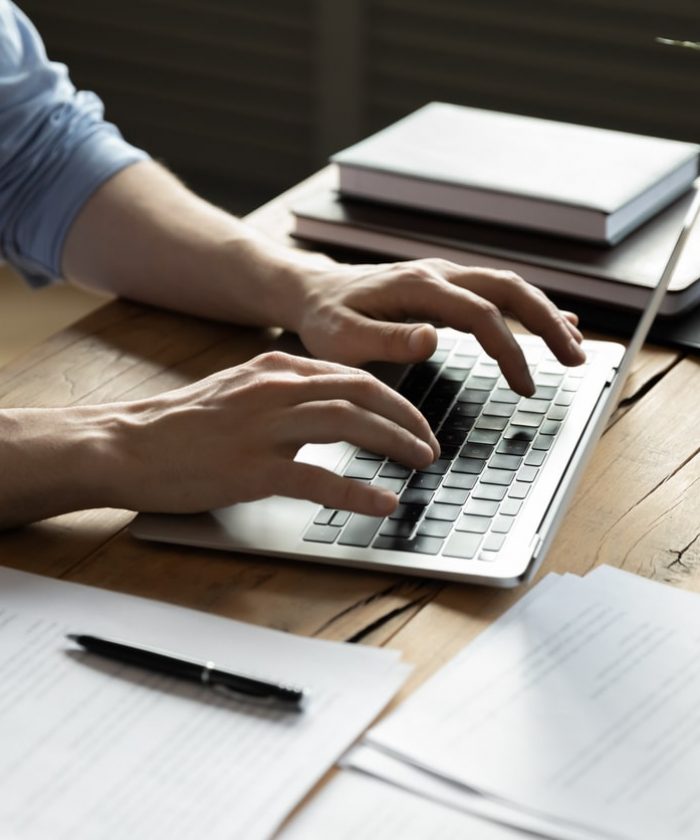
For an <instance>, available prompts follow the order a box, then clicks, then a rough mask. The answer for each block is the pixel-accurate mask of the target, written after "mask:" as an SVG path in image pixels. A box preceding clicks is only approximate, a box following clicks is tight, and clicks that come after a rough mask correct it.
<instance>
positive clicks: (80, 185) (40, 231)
mask: <svg viewBox="0 0 700 840" xmlns="http://www.w3.org/2000/svg"><path fill="white" fill-rule="evenodd" d="M148 159H149V155H148V154H147V153H146V152H144V151H142V150H141V149H137V148H136V147H134V146H131V145H130V144H129V143H127V142H126V141H125V140H123V138H122V137H121V135H120V134H119V132H118V131H117V130H116V128H115V127H114V126H112V125H111V124H110V123H101V124H99V125H97V126H95V128H94V130H93V132H92V133H90V135H89V136H88V137H86V138H84V139H83V141H82V142H81V143H79V144H77V145H76V146H74V147H73V148H72V149H71V151H70V155H69V157H68V158H67V160H66V161H65V163H64V165H63V166H62V167H61V168H60V170H59V171H58V172H56V173H55V176H54V177H53V179H52V180H51V182H50V185H49V186H48V188H47V189H46V191H45V192H44V194H43V196H42V197H41V200H40V201H39V202H36V204H35V205H34V206H33V207H32V209H31V210H29V211H28V212H27V214H26V217H25V218H24V219H23V221H22V226H23V227H25V230H33V231H36V233H35V235H33V236H32V239H33V242H32V247H31V256H30V255H29V254H28V253H27V250H26V249H24V248H23V249H22V251H23V252H22V253H20V252H19V251H18V250H15V249H14V248H13V247H11V246H10V247H8V245H7V243H6V245H5V253H4V256H5V258H6V259H7V261H8V262H10V263H12V265H13V266H14V267H15V268H16V269H17V270H18V271H19V272H20V273H21V274H22V275H23V276H24V277H25V279H26V280H27V282H28V283H29V284H30V285H31V286H34V287H37V288H38V287H40V286H46V285H48V284H50V283H54V282H56V281H59V280H61V279H62V277H61V257H62V254H63V245H64V242H65V238H66V235H67V234H68V230H69V229H70V226H71V225H72V224H73V221H74V220H75V217H76V216H77V214H78V212H79V211H80V209H81V208H82V207H83V205H84V204H85V202H86V201H87V200H88V199H89V198H90V196H91V195H92V194H93V193H94V192H95V191H96V190H97V189H98V187H100V186H101V185H102V184H103V183H104V182H105V181H107V180H108V179H109V178H112V177H113V176H114V175H116V174H117V173H118V172H120V171H121V170H122V169H124V168H126V167H127V166H130V165H131V164H133V163H138V162H139V161H142V160H148Z"/></svg>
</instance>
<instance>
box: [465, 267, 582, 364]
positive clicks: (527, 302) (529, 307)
mask: <svg viewBox="0 0 700 840" xmlns="http://www.w3.org/2000/svg"><path fill="white" fill-rule="evenodd" d="M465 279H466V278H465ZM453 282H457V283H459V282H460V278H459V276H455V277H454V278H453ZM468 282H469V289H470V290H471V291H472V292H475V293H476V294H477V295H479V296H481V297H484V298H486V299H487V300H489V301H491V303H493V304H495V305H496V306H497V307H498V308H499V309H500V310H502V311H506V312H510V313H512V314H513V315H515V317H516V318H518V320H519V321H521V322H522V324H523V325H524V326H525V327H527V329H528V330H530V331H531V332H533V333H535V334H537V335H540V336H542V338H543V339H544V340H545V342H546V343H547V345H548V346H549V348H550V349H551V350H552V352H553V353H554V354H555V356H556V357H557V358H558V359H559V361H560V362H562V363H563V364H567V365H578V364H581V363H582V362H583V361H584V360H585V358H586V357H585V354H584V352H583V350H582V349H581V348H580V346H579V341H580V339H577V337H576V336H575V335H574V334H573V333H572V331H571V329H570V326H571V325H570V323H569V321H568V319H567V318H565V317H564V315H563V313H562V312H561V311H560V310H559V309H557V307H556V306H555V305H554V304H553V303H552V301H551V300H549V298H548V297H547V296H546V295H545V294H544V293H543V292H541V291H540V290H539V289H537V288H536V287H535V286H532V285H531V284H530V283H526V282H525V281H524V280H523V279H522V278H521V277H519V276H518V275H517V274H513V273H512V272H509V271H494V272H488V273H486V272H480V273H474V272H471V273H470V274H469V276H468ZM579 335H580V333H579Z"/></svg>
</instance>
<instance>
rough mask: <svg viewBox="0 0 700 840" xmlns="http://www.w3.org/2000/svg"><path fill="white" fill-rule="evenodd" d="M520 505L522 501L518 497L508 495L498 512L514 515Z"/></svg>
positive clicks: (504, 514)
mask: <svg viewBox="0 0 700 840" xmlns="http://www.w3.org/2000/svg"><path fill="white" fill-rule="evenodd" d="M522 506H523V503H522V501H521V500H520V499H514V498H512V497H508V498H507V499H505V500H504V501H503V504H502V505H501V510H500V511H499V512H500V514H501V515H502V516H516V515H517V514H518V512H519V511H520V508H521V507H522Z"/></svg>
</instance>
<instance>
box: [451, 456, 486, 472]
mask: <svg viewBox="0 0 700 840" xmlns="http://www.w3.org/2000/svg"><path fill="white" fill-rule="evenodd" d="M484 463H485V462H484V461H482V460H481V459H480V458H461V457H460V458H455V460H454V461H453V462H452V470H451V471H452V472H461V473H470V474H472V475H478V474H479V473H480V472H481V471H482V470H483V468H484Z"/></svg>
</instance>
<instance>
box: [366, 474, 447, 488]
mask: <svg viewBox="0 0 700 840" xmlns="http://www.w3.org/2000/svg"><path fill="white" fill-rule="evenodd" d="M441 481H442V476H440V475H435V474H433V473H424V472H417V473H414V474H413V475H412V476H411V480H410V481H409V482H408V486H409V487H415V488H416V489H419V490H437V488H438V487H439V486H440V482H441ZM375 483H376V482H375Z"/></svg>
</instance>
